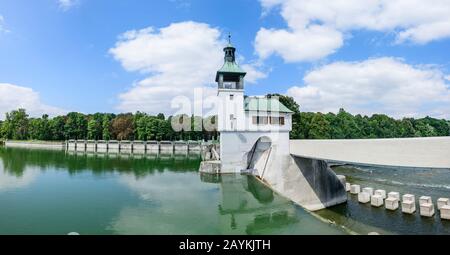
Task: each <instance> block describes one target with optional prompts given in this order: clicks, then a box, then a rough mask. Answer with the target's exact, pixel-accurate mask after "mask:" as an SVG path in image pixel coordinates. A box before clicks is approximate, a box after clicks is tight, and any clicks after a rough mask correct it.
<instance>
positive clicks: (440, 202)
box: [437, 197, 450, 210]
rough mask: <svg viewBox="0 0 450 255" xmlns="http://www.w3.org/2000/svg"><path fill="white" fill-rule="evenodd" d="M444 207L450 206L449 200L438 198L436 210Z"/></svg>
mask: <svg viewBox="0 0 450 255" xmlns="http://www.w3.org/2000/svg"><path fill="white" fill-rule="evenodd" d="M444 205H450V199H448V198H444V197H441V198H438V200H437V207H438V210H441V207H442V206H444Z"/></svg>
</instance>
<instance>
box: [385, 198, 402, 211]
mask: <svg viewBox="0 0 450 255" xmlns="http://www.w3.org/2000/svg"><path fill="white" fill-rule="evenodd" d="M384 202H385V208H386V209H387V210H391V211H394V210H397V209H398V202H399V201H398V198H395V197H388V198H386V200H385V201H384Z"/></svg>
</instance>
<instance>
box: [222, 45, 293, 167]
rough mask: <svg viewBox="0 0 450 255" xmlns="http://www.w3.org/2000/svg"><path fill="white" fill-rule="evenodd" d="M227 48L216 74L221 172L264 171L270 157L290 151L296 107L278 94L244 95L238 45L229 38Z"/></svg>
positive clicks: (243, 75) (243, 72) (287, 153)
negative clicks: (277, 95)
mask: <svg viewBox="0 0 450 255" xmlns="http://www.w3.org/2000/svg"><path fill="white" fill-rule="evenodd" d="M224 52H225V59H224V60H225V63H224V65H223V67H222V68H221V69H220V70H219V71H217V75H216V82H217V83H218V92H217V93H218V98H219V100H220V102H219V109H218V110H219V111H218V131H219V132H220V159H221V163H222V166H221V172H222V173H236V172H237V173H239V172H240V171H241V170H245V169H256V170H257V171H259V172H261V171H264V168H265V166H264V164H265V163H267V161H268V160H269V157H271V156H276V155H283V156H287V155H289V132H290V131H291V129H292V111H291V110H289V109H288V108H287V107H286V106H284V105H283V104H281V103H280V101H279V100H278V99H277V98H275V97H272V98H267V97H246V96H244V77H245V75H246V72H245V71H244V70H242V69H241V68H240V67H239V65H238V64H237V63H236V55H235V54H236V48H234V47H233V45H231V42H230V41H229V43H228V45H227V46H226V47H225V48H224Z"/></svg>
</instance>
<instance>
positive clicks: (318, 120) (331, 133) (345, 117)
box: [0, 94, 450, 141]
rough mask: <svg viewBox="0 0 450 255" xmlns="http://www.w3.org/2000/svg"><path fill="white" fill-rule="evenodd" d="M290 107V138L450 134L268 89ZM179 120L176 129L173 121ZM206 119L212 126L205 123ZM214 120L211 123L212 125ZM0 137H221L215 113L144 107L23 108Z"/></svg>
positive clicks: (440, 123)
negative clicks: (170, 112)
mask: <svg viewBox="0 0 450 255" xmlns="http://www.w3.org/2000/svg"><path fill="white" fill-rule="evenodd" d="M267 96H269V97H274V96H276V97H278V98H279V100H280V101H281V102H282V103H283V104H284V105H285V106H287V107H288V108H289V109H291V110H292V111H293V112H294V113H293V116H292V122H293V124H292V132H291V134H290V136H291V139H363V138H402V137H431V136H450V121H448V120H444V119H435V118H431V117H425V118H419V119H414V118H403V119H394V118H392V117H389V116H387V115H385V114H373V115H372V116H370V117H369V116H363V115H360V114H357V115H352V114H351V113H349V112H346V111H345V110H344V109H340V110H339V112H338V113H336V114H335V113H326V114H324V113H315V112H301V111H300V106H299V105H298V104H297V102H296V101H295V100H294V99H293V98H292V97H288V96H284V95H279V94H269V95H267ZM174 123H177V124H180V125H179V126H180V128H179V129H178V130H174V129H173V128H172V127H173V124H174ZM205 123H208V124H209V126H208V128H205V126H204V125H202V124H205ZM211 126H212V127H211ZM0 138H3V139H14V140H54V141H62V140H67V139H92V140H145V141H147V140H159V141H161V140H217V138H218V132H217V127H216V116H212V117H208V118H202V117H198V116H187V115H178V116H170V117H168V118H166V117H165V116H164V114H161V113H160V114H158V115H156V116H153V115H149V114H146V113H142V112H136V113H134V114H132V113H125V114H112V113H95V114H82V113H78V112H71V113H68V114H67V115H63V116H57V117H54V118H49V116H48V115H43V116H42V117H41V118H30V117H29V116H28V114H27V113H26V111H25V110H24V109H18V110H14V111H11V112H9V113H6V118H5V120H4V121H0Z"/></svg>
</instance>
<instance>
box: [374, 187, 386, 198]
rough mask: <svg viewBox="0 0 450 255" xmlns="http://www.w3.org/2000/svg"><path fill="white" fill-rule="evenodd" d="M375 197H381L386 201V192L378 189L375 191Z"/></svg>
mask: <svg viewBox="0 0 450 255" xmlns="http://www.w3.org/2000/svg"><path fill="white" fill-rule="evenodd" d="M375 195H380V196H381V197H382V198H383V199H386V190H384V189H377V190H375Z"/></svg>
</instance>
